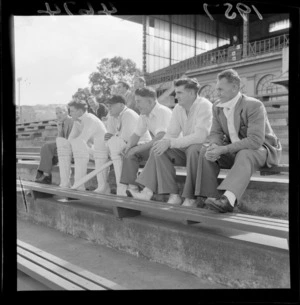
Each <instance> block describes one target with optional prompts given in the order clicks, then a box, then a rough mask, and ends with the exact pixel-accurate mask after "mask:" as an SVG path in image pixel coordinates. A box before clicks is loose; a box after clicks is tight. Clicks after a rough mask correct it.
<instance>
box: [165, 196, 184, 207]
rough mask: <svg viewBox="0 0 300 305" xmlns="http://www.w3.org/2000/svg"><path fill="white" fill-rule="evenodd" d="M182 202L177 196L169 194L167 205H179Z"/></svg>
mask: <svg viewBox="0 0 300 305" xmlns="http://www.w3.org/2000/svg"><path fill="white" fill-rule="evenodd" d="M181 202H182V200H181V197H180V196H179V195H178V194H170V197H169V200H168V202H167V203H169V204H175V205H180V204H181Z"/></svg>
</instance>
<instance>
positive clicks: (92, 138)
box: [56, 100, 110, 193]
mask: <svg viewBox="0 0 300 305" xmlns="http://www.w3.org/2000/svg"><path fill="white" fill-rule="evenodd" d="M68 106H69V109H70V115H71V117H72V118H73V120H74V124H73V128H72V131H71V133H70V135H69V137H68V140H66V139H64V138H61V137H58V138H57V139H56V145H57V153H58V160H59V172H60V187H66V188H68V187H70V169H71V157H72V154H73V157H74V162H75V183H76V182H78V181H79V180H80V179H81V178H82V177H84V176H85V175H86V173H87V164H88V161H89V152H90V151H91V150H92V144H94V145H95V144H96V142H97V143H98V142H99V141H100V142H101V141H102V142H104V135H105V133H106V128H105V126H104V124H103V122H101V120H100V119H99V118H98V117H96V116H95V115H93V114H91V113H88V112H87V104H86V102H85V101H83V100H82V101H81V100H74V101H72V102H70V103H69V104H68ZM94 159H95V164H96V166H102V165H103V164H104V163H105V162H106V159H104V158H103V156H102V155H101V154H100V155H99V154H97V152H94ZM97 180H98V188H97V189H96V190H95V192H99V193H109V191H110V190H109V185H108V183H107V177H106V176H105V175H104V174H103V173H99V174H98V175H97ZM78 190H85V187H84V185H82V186H80V187H79V188H78Z"/></svg>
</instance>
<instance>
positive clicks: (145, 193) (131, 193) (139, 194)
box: [126, 188, 153, 200]
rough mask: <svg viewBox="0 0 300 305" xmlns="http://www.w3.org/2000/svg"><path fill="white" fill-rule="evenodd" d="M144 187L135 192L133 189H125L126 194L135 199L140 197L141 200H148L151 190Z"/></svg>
mask: <svg viewBox="0 0 300 305" xmlns="http://www.w3.org/2000/svg"><path fill="white" fill-rule="evenodd" d="M145 189H146V188H144V189H143V190H142V191H141V192H136V191H133V190H129V189H128V190H127V191H126V193H127V196H128V197H133V198H136V199H142V200H150V199H151V197H152V196H153V192H152V191H151V190H149V189H147V190H145Z"/></svg>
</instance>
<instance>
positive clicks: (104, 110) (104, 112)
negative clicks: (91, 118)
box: [88, 103, 108, 121]
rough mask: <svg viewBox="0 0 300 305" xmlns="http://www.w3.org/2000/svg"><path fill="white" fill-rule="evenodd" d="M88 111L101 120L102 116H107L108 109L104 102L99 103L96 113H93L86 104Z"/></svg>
mask: <svg viewBox="0 0 300 305" xmlns="http://www.w3.org/2000/svg"><path fill="white" fill-rule="evenodd" d="M88 113H92V114H94V115H95V116H97V117H98V118H99V119H100V120H101V121H102V118H103V117H106V116H107V114H108V109H107V107H106V106H105V105H104V104H102V103H99V107H98V109H97V113H95V112H94V110H93V109H92V108H91V107H90V106H88Z"/></svg>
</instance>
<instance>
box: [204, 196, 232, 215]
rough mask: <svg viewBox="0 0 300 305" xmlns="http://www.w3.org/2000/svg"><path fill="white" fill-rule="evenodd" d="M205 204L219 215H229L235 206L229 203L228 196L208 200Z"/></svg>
mask: <svg viewBox="0 0 300 305" xmlns="http://www.w3.org/2000/svg"><path fill="white" fill-rule="evenodd" d="M205 204H206V205H207V206H208V207H209V208H210V209H212V210H214V211H216V212H219V213H227V212H232V211H233V206H232V205H231V204H230V203H229V200H228V198H227V197H226V196H224V195H222V196H221V197H220V198H219V199H215V198H207V199H206V200H205Z"/></svg>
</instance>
